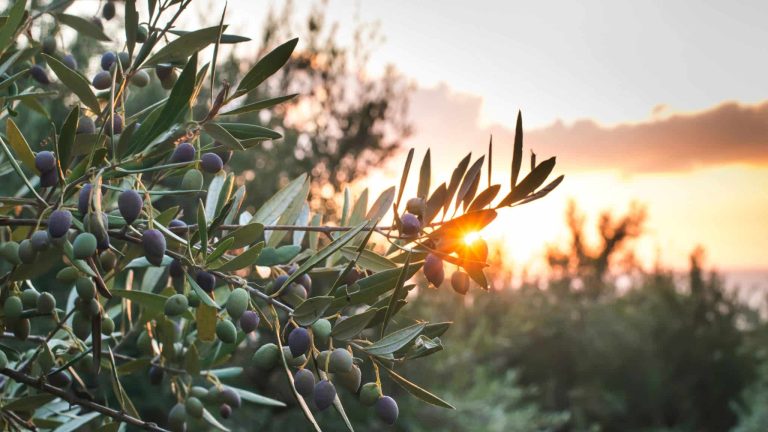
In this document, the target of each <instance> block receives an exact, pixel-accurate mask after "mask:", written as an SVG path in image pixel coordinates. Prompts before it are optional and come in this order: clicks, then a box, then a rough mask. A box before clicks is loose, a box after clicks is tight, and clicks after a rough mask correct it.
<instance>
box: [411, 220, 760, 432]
mask: <svg viewBox="0 0 768 432" xmlns="http://www.w3.org/2000/svg"><path fill="white" fill-rule="evenodd" d="M566 219H567V221H568V224H569V226H570V228H571V243H570V247H569V248H567V249H565V250H559V249H557V248H552V250H551V251H550V253H549V256H550V258H552V257H558V259H550V264H551V274H552V276H551V277H550V278H549V279H547V280H539V281H531V280H529V281H526V282H525V283H524V284H523V286H521V287H520V288H518V289H510V288H509V283H508V282H506V283H503V284H501V286H500V287H499V289H498V290H495V291H493V292H490V293H486V292H483V291H481V290H476V289H473V290H471V291H470V293H471V294H469V295H468V296H467V297H466V298H465V299H462V298H455V297H454V296H446V295H445V294H446V293H445V291H444V289H445V287H443V288H441V289H440V290H433V289H426V290H422V291H420V293H419V296H418V297H417V299H416V300H415V302H414V305H413V306H414V307H413V308H412V309H409V311H408V312H409V313H411V314H413V316H430V317H433V320H436V321H453V322H454V325H453V326H452V327H451V331H450V332H449V333H447V334H446V335H445V336H444V337H443V343H444V344H445V345H446V346H447V347H450V348H451V349H452V350H454V351H453V354H452V355H451V356H443V357H440V358H436V359H435V361H436V363H435V366H434V367H433V368H431V369H430V370H429V371H425V370H423V369H419V378H420V379H421V382H422V383H423V384H424V385H426V386H429V387H430V388H434V389H436V390H440V391H442V392H443V393H445V392H458V393H460V394H461V395H462V396H466V395H473V394H475V392H477V393H478V394H484V395H486V396H487V397H484V398H480V399H479V400H478V401H477V403H476V404H465V405H462V404H459V406H458V411H457V412H456V413H455V418H456V419H457V420H456V423H453V426H452V427H453V428H455V430H562V431H584V430H594V431H649V430H653V431H673V430H674V431H725V430H729V429H730V428H732V427H734V426H735V425H736V424H737V422H738V418H739V417H742V418H743V419H744V420H743V421H742V423H741V425H740V426H739V428H738V429H737V430H739V431H758V430H766V424H768V423H766V419H768V416H767V415H766V412H768V408H766V406H767V405H765V401H766V400H768V397H766V394H768V385H766V381H765V380H762V381H760V382H759V383H758V384H756V385H755V386H754V387H751V388H749V386H750V384H751V383H753V382H755V379H756V377H757V373H758V368H760V367H761V366H760V365H761V364H765V363H764V360H763V358H764V357H765V348H764V347H765V343H764V340H765V339H764V337H763V339H762V340H761V341H760V343H755V342H756V341H755V339H754V335H755V334H756V332H757V331H758V330H760V331H761V332H762V333H764V332H765V330H764V322H763V321H761V320H760V318H759V316H758V315H757V313H756V311H755V310H752V309H750V308H748V307H746V306H744V305H742V304H740V303H739V302H738V301H737V299H736V298H735V295H734V294H732V291H729V290H728V289H726V287H725V286H724V284H723V282H722V281H721V279H720V278H719V277H718V275H717V274H715V273H711V274H706V273H705V271H704V270H703V269H702V259H703V253H702V251H700V250H697V251H695V252H694V253H693V254H692V256H691V265H690V269H689V272H688V274H687V276H686V277H680V276H678V275H675V274H674V273H673V272H671V271H668V270H664V269H662V268H657V269H655V270H653V271H652V272H650V273H642V272H640V271H639V270H638V268H637V267H636V266H634V267H633V266H629V267H628V263H629V262H631V260H627V257H629V256H631V255H632V254H631V250H632V247H631V241H632V240H633V239H634V238H636V237H637V236H638V235H640V234H641V233H642V221H643V220H644V210H643V209H642V208H641V207H639V206H635V207H633V208H632V210H631V211H630V212H629V213H627V214H626V215H623V216H621V217H615V216H613V215H611V214H610V213H605V214H604V215H603V216H602V217H601V218H600V221H599V223H598V230H597V231H598V233H599V234H600V240H599V242H598V244H597V245H594V246H591V245H587V244H586V241H585V240H584V239H585V228H584V224H583V217H582V216H581V215H580V214H579V213H578V211H577V210H576V207H575V205H572V206H571V207H570V209H569V211H568V213H567V217H566ZM566 264H567V265H566ZM611 269H613V270H614V271H610V270H611ZM619 269H621V271H620V272H619V271H618V270H619ZM628 272H629V273H630V274H631V273H634V274H635V276H634V277H633V278H632V283H631V286H630V287H628V288H626V287H622V289H619V288H618V286H617V285H620V284H618V281H617V279H616V278H615V277H612V276H611V275H615V274H617V273H622V274H627V273H628ZM459 352H460V353H459ZM759 353H762V355H761V356H758V354H759ZM762 368H765V366H762ZM447 371H461V372H460V373H451V372H447ZM511 371H517V373H516V376H517V381H516V383H514V385H513V383H509V384H508V385H507V386H506V389H507V391H509V392H513V391H515V389H516V387H515V385H516V386H517V388H519V389H527V391H526V392H525V393H523V394H524V395H525V397H524V400H525V401H526V402H527V403H530V404H533V406H536V407H537V409H538V410H540V415H539V416H538V418H536V417H533V421H532V422H531V423H528V425H527V426H525V427H519V428H517V427H514V426H512V424H513V422H514V421H515V419H516V418H517V417H518V415H519V414H518V412H517V411H515V410H506V411H505V412H506V413H507V416H506V417H503V416H502V418H501V420H499V419H497V418H495V417H493V416H491V415H489V414H488V413H489V412H493V410H494V409H495V408H497V407H498V406H499V405H500V404H503V403H506V402H507V401H509V400H513V398H510V397H509V396H508V397H507V398H502V397H498V395H497V394H495V391H494V389H498V388H499V387H498V386H499V383H501V382H505V381H507V380H509V378H508V377H509V375H510V374H511ZM415 372H416V370H415V369H414V370H413V371H412V373H415ZM748 388H749V390H747V389H748ZM461 390H463V391H461ZM745 391H747V393H746V394H744V395H745V396H746V400H747V401H749V403H748V404H746V405H745V404H744V402H743V401H744V398H743V397H742V396H743V392H745ZM484 392H487V393H484ZM461 399H463V400H471V399H472V398H471V397H470V398H466V397H462V398H461ZM409 409H413V410H415V411H416V412H418V413H419V414H417V415H414V416H411V417H409V418H411V419H419V423H420V427H421V428H423V429H427V428H429V425H430V424H434V423H433V421H434V420H433V419H431V418H429V417H428V414H426V413H425V411H428V408H424V407H419V406H416V405H408V406H406V407H403V410H404V411H407V410H409ZM541 413H562V415H555V417H554V419H556V420H560V423H557V422H553V423H550V425H549V426H541V427H540V426H537V424H540V423H541V421H542V416H541ZM452 414H454V413H452ZM566 414H567V415H566ZM440 418H442V419H446V417H445V416H440ZM543 418H544V419H552V418H553V417H552V415H551V414H549V415H544V416H543ZM422 419H423V420H422ZM473 421H474V422H475V423H474V425H475V427H477V428H478V429H473V427H466V428H465V429H462V428H461V427H459V426H458V425H465V424H466V423H462V422H470V423H469V424H472V423H471V422H473ZM495 421H500V422H501V423H500V424H502V425H505V426H501V427H499V428H498V429H494V428H492V426H488V429H486V426H485V425H495V424H499V423H495ZM504 422H508V423H504ZM477 425H483V426H477ZM414 430H419V429H418V428H415V429H414Z"/></svg>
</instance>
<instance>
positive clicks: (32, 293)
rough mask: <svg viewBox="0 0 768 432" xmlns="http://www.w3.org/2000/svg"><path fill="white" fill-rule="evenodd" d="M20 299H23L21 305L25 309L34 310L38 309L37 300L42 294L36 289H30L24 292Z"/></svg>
mask: <svg viewBox="0 0 768 432" xmlns="http://www.w3.org/2000/svg"><path fill="white" fill-rule="evenodd" d="M19 297H21V304H22V305H23V306H24V309H32V308H36V307H37V299H38V297H40V293H39V292H38V291H37V290H36V289H34V288H29V289H25V290H24V291H22V292H21V295H20V296H19Z"/></svg>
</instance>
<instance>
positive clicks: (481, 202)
mask: <svg viewBox="0 0 768 432" xmlns="http://www.w3.org/2000/svg"><path fill="white" fill-rule="evenodd" d="M499 190H501V185H492V186H490V187H489V188H488V189H486V190H484V191H482V192H480V193H479V194H478V195H477V197H475V199H474V200H473V201H472V204H470V205H469V207H468V208H467V213H469V212H473V211H475V210H480V209H482V208H483V207H486V206H488V205H489V204H490V203H491V202H492V201H493V200H494V198H496V195H498V194H499Z"/></svg>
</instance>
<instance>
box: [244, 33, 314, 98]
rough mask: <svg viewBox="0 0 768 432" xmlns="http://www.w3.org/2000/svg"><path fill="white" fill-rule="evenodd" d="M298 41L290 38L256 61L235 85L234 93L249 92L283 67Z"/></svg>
mask: <svg viewBox="0 0 768 432" xmlns="http://www.w3.org/2000/svg"><path fill="white" fill-rule="evenodd" d="M298 43H299V39H298V38H296V39H291V40H289V41H288V42H286V43H284V44H282V45H280V46H278V47H277V48H275V49H274V50H272V51H271V52H270V53H269V54H267V55H265V56H264V57H263V58H262V59H260V60H259V61H258V62H256V64H255V65H254V66H253V68H251V70H250V71H248V73H247V74H246V75H245V77H243V80H242V81H240V85H238V86H237V93H236V95H237V96H239V95H244V94H246V93H248V92H250V91H251V90H253V89H255V88H256V87H258V86H259V84H261V83H262V82H264V80H266V79H267V78H269V77H270V76H272V74H274V73H275V72H277V71H278V70H279V69H280V68H281V67H283V65H284V64H285V63H286V62H287V61H288V59H290V58H291V54H292V53H293V50H294V49H295V48H296V44H298Z"/></svg>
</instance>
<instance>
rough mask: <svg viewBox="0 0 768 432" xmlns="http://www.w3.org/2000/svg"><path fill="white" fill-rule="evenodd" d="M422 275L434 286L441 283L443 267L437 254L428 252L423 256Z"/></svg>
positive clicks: (443, 276) (443, 274)
mask: <svg viewBox="0 0 768 432" xmlns="http://www.w3.org/2000/svg"><path fill="white" fill-rule="evenodd" d="M424 276H425V277H426V278H427V280H428V281H429V282H430V283H431V284H432V285H434V286H435V287H439V286H440V285H441V284H442V283H443V279H445V270H444V269H443V260H442V259H440V257H439V256H437V255H434V254H429V255H427V257H426V258H424Z"/></svg>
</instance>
